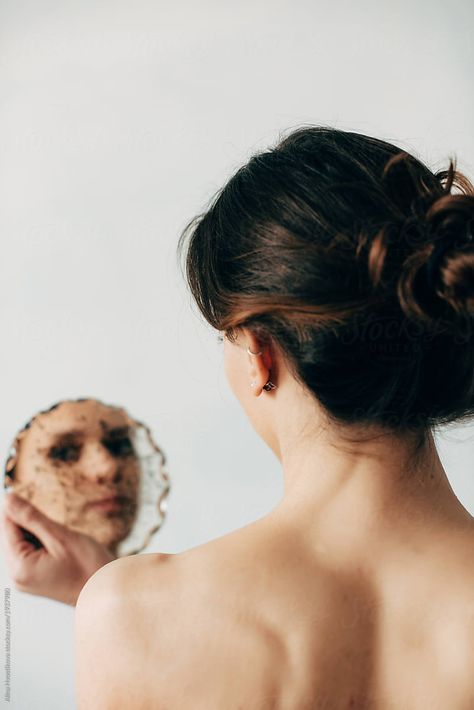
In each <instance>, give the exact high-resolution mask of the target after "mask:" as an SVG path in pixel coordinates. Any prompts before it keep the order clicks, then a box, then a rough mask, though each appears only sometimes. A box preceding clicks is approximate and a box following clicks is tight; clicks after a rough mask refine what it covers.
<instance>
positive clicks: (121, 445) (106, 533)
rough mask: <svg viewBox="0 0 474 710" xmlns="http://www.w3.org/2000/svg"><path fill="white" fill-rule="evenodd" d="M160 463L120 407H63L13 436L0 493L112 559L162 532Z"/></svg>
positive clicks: (144, 432) (165, 488) (147, 437)
mask: <svg viewBox="0 0 474 710" xmlns="http://www.w3.org/2000/svg"><path fill="white" fill-rule="evenodd" d="M165 463H166V461H165V456H164V453H163V451H162V450H161V449H160V448H159V446H157V444H156V443H155V441H154V440H153V437H152V435H151V432H150V430H149V429H148V427H147V426H145V425H144V424H143V423H141V422H139V421H136V420H135V419H133V418H132V417H130V416H129V414H128V413H127V411H126V410H125V409H124V408H123V407H118V406H113V405H109V404H104V403H103V402H100V401H99V400H97V399H89V398H87V399H76V400H63V401H61V402H58V403H57V404H54V405H53V406H52V407H50V408H49V409H47V410H44V411H41V412H38V414H36V415H35V416H33V417H32V418H31V419H30V420H29V421H28V422H27V424H26V425H25V426H24V427H23V428H22V429H21V430H20V431H19V432H18V434H17V435H16V437H15V440H14V442H13V444H12V447H11V449H10V451H9V454H8V458H7V461H6V465H5V478H4V485H5V487H6V488H11V489H13V490H14V492H15V493H16V494H17V495H19V496H21V497H23V498H25V499H27V500H28V501H30V502H31V503H32V504H33V505H34V506H36V507H37V508H38V509H39V510H40V511H41V512H42V513H44V514H45V515H47V516H48V517H49V518H52V519H53V520H55V521H56V522H58V523H62V524H63V525H65V526H67V527H69V528H71V529H73V530H77V531H79V532H82V533H85V534H87V535H90V536H91V537H93V538H94V539H95V540H97V542H99V543H101V544H103V545H104V546H106V547H107V548H108V549H109V550H110V551H111V552H112V553H113V554H114V555H115V556H117V557H120V556H123V555H130V554H135V553H137V552H140V551H141V550H143V549H144V548H145V547H146V546H147V544H148V543H149V541H150V539H151V537H152V535H153V534H154V533H155V532H157V530H159V528H160V527H161V525H162V524H163V521H164V519H165V515H166V503H167V496H168V493H169V490H170V481H169V476H168V473H167V472H166V470H165ZM25 534H26V535H27V536H28V539H30V540H31V541H32V542H35V540H36V539H35V538H34V536H32V535H31V533H25ZM33 538H34V539H33ZM36 543H38V544H40V543H39V541H38V540H36Z"/></svg>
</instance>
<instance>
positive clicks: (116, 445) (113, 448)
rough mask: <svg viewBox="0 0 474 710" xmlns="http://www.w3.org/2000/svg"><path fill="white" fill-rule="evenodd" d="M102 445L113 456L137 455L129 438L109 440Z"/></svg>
mask: <svg viewBox="0 0 474 710" xmlns="http://www.w3.org/2000/svg"><path fill="white" fill-rule="evenodd" d="M102 443H103V444H104V446H105V447H106V448H107V449H108V450H109V451H110V453H111V454H112V456H130V454H133V453H135V452H134V450H133V446H132V442H131V441H130V439H129V437H128V436H123V437H120V439H118V438H117V439H108V440H106V441H103V442H102Z"/></svg>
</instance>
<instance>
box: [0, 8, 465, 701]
mask: <svg viewBox="0 0 474 710" xmlns="http://www.w3.org/2000/svg"><path fill="white" fill-rule="evenodd" d="M472 31H473V6H472V5H471V3H470V2H469V1H468V0H453V2H451V3H450V4H449V5H448V4H446V3H441V2H432V1H428V0H426V1H425V0H422V1H421V2H420V1H418V2H407V1H406V0H403V1H398V2H397V3H395V2H393V3H392V4H391V5H390V4H388V3H387V4H382V3H380V2H375V1H373V2H368V1H365V2H362V1H361V0H359V2H357V3H351V2H315V1H314V0H313V1H311V2H309V1H307V0H305V1H303V2H301V1H300V2H297V1H296V2H292V3H290V2H289V0H272V1H271V2H270V0H264V1H262V0H252V2H250V1H242V0H239V2H234V3H230V2H222V1H220V2H217V0H216V1H215V2H211V1H209V0H205V1H204V0H200V1H199V0H198V1H193V2H191V0H188V1H186V2H183V1H180V0H174V1H173V2H171V0H163V1H161V2H160V1H159V0H155V2H152V1H151V0H134V1H133V2H131V1H130V2H125V1H124V0H106V1H104V0H102V1H99V0H77V1H76V2H71V1H69V2H67V1H66V0H61V2H59V0H58V1H56V0H54V1H53V0H43V1H42V2H39V1H38V0H9V1H6V0H3V1H0V102H1V110H0V238H1V245H2V246H1V252H0V314H1V332H2V335H3V339H2V347H1V349H0V381H1V389H0V393H1V404H2V406H1V408H0V454H1V452H2V451H3V452H4V454H5V456H6V453H7V449H8V446H9V444H10V441H11V439H12V437H13V435H14V433H15V432H16V430H17V429H18V428H19V427H21V426H22V425H23V424H24V423H25V421H26V420H27V419H28V418H29V417H30V416H31V415H32V414H33V413H34V412H35V411H36V410H38V409H40V408H45V407H47V406H49V405H50V404H53V403H54V402H56V401H57V400H59V399H62V398H67V397H81V396H93V397H98V398H102V399H104V400H105V401H106V402H110V403H117V404H121V405H124V406H125V407H127V408H128V410H129V412H130V413H131V414H132V415H133V416H135V417H137V418H139V419H142V420H144V421H146V422H147V423H148V424H149V425H150V426H151V428H152V430H153V432H154V434H155V436H156V438H157V440H158V443H159V444H160V445H161V446H162V447H163V448H164V450H165V452H166V454H167V456H168V459H169V471H170V475H171V478H172V486H173V490H172V494H171V496H170V499H169V517H168V520H167V521H166V523H165V525H164V527H163V528H162V530H161V531H160V533H159V534H158V535H157V537H156V539H155V540H154V542H153V544H152V546H151V547H150V548H149V549H148V551H153V550H162V551H164V552H179V551H181V550H183V549H186V548H189V547H192V546H194V545H197V544H200V543H202V542H204V541H206V540H208V539H210V538H213V537H216V536H218V535H222V534H224V533H226V532H227V531H230V530H232V529H235V528H238V527H240V526H242V525H244V524H245V523H247V522H249V521H251V520H254V519H256V518H258V517H261V516H262V515H264V514H265V513H266V512H267V511H269V510H270V509H271V508H272V507H273V506H274V505H275V504H276V503H277V502H278V501H279V499H280V498H281V495H282V493H283V487H282V480H281V474H280V470H279V466H278V462H277V461H276V459H275V458H274V457H273V454H271V452H270V451H269V450H267V449H266V448H265V446H264V444H263V443H262V442H261V441H260V440H259V439H258V438H257V435H256V434H255V433H254V432H253V430H252V429H251V427H250V425H249V423H248V422H247V420H246V418H245V415H244V414H243V413H242V412H241V411H240V409H239V406H238V404H237V403H236V401H235V400H234V398H233V396H232V394H231V393H230V391H229V389H228V386H227V383H226V381H225V377H224V374H223V369H222V350H221V346H219V345H218V344H217V342H216V337H215V334H214V333H213V332H212V331H211V330H210V329H209V328H208V327H207V326H205V325H203V324H202V323H201V321H200V320H199V318H198V317H197V315H196V312H195V311H194V312H193V310H192V309H191V306H190V298H189V296H188V294H187V292H186V290H185V286H184V280H183V278H182V275H181V273H180V271H179V268H178V264H177V260H176V244H177V240H178V237H179V235H180V233H181V230H182V229H183V227H184V226H185V224H186V223H187V222H188V220H190V219H191V218H192V217H193V216H194V215H195V214H196V213H198V212H199V211H200V210H202V209H203V208H204V207H205V205H206V203H207V201H208V200H209V199H210V197H211V196H212V195H213V193H214V192H215V191H216V190H217V189H218V188H219V187H220V186H221V185H222V184H223V182H224V181H225V179H226V178H227V177H228V176H229V175H230V174H231V173H232V172H233V171H234V170H235V169H236V168H237V167H238V166H239V165H240V164H241V163H242V162H244V161H245V160H246V159H247V158H248V157H249V156H250V155H251V154H252V153H253V152H254V151H256V150H257V149H260V148H264V147H266V146H268V145H270V144H272V143H273V142H275V141H276V140H277V139H278V136H279V134H280V132H281V131H283V130H285V129H288V128H292V127H296V126H299V125H302V124H306V123H323V124H329V125H332V126H334V127H338V128H344V129H349V130H355V131H358V132H362V133H368V134H372V135H376V136H378V137H381V138H385V139H387V140H390V141H392V142H394V143H396V144H398V145H400V146H402V147H405V148H407V149H408V150H411V151H412V152H415V153H416V154H417V155H419V156H420V157H421V158H422V159H424V160H425V161H427V162H428V164H429V165H430V166H431V167H432V168H433V169H440V168H444V167H447V160H448V157H449V156H451V155H456V156H457V157H458V167H460V168H461V169H462V170H464V171H465V172H466V173H467V174H468V175H469V176H470V177H471V178H472V177H473V174H474V133H473V131H472V126H473V125H474V96H473V86H472V68H473V43H472ZM473 434H474V429H473V428H472V427H471V428H464V429H463V430H461V429H459V428H454V429H453V430H451V431H450V432H449V435H447V436H445V437H443V438H442V439H441V441H440V451H441V454H442V458H443V461H444V463H445V466H446V469H447V472H448V475H449V477H450V480H451V481H452V485H453V487H454V488H455V490H456V492H457V494H458V495H459V497H460V498H461V500H462V501H463V502H464V504H465V506H466V507H468V508H469V509H470V510H471V511H473V512H474V476H473V470H472V469H473V462H474V437H473ZM0 572H1V576H2V587H3V588H4V587H8V586H11V587H12V584H11V582H10V581H9V579H8V576H7V573H6V570H5V567H4V563H3V561H2V567H1V570H0ZM2 597H3V590H2ZM11 605H12V616H11V623H12V637H11V638H12V651H11V663H12V671H11V673H12V677H11V685H12V702H11V703H10V705H9V707H12V708H15V709H17V710H37V709H38V710H39V709H41V710H42V709H43V708H48V710H69V708H74V689H73V651H72V642H73V634H72V631H73V610H72V609H71V608H69V607H66V606H64V605H62V604H59V603H56V602H53V601H49V600H46V599H41V598H35V597H31V596H28V595H25V594H22V593H20V592H16V591H15V590H14V589H13V588H12V602H11ZM1 632H2V654H0V656H1V673H2V693H1V696H2V697H1V700H2V702H3V682H4V677H3V673H4V671H3V665H4V659H3V638H4V627H3V616H2V627H1Z"/></svg>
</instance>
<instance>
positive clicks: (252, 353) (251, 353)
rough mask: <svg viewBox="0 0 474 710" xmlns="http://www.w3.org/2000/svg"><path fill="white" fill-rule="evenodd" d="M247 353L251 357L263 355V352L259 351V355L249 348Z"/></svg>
mask: <svg viewBox="0 0 474 710" xmlns="http://www.w3.org/2000/svg"><path fill="white" fill-rule="evenodd" d="M247 352H248V354H249V355H261V354H262V351H261V350H259V352H258V353H254V352H252V351H251V350H250V347H248V348H247Z"/></svg>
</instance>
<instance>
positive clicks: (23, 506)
mask: <svg viewBox="0 0 474 710" xmlns="http://www.w3.org/2000/svg"><path fill="white" fill-rule="evenodd" d="M4 506H5V507H4V510H5V513H6V516H7V518H10V520H11V521H12V522H13V523H15V525H16V526H17V527H18V526H19V527H22V528H24V529H25V530H28V531H29V532H32V533H33V534H34V535H35V536H36V537H37V538H38V539H39V540H40V542H41V543H42V544H43V545H44V547H45V548H46V549H47V550H48V551H50V552H52V551H54V550H55V549H56V548H57V547H58V545H59V544H61V542H62V540H63V539H64V532H65V531H66V530H67V528H65V527H64V526H63V525H60V524H59V523H56V522H55V521H54V520H51V518H48V517H47V516H46V515H44V514H43V513H42V512H41V511H40V510H38V508H36V507H35V506H34V505H32V504H31V503H30V502H29V501H27V500H25V499H24V498H21V497H20V496H17V495H15V494H14V493H9V494H8V495H7V496H5V500H4ZM19 532H20V533H21V531H19ZM13 534H15V536H17V535H18V533H13V532H12V530H11V528H10V533H9V535H13ZM10 539H12V538H10ZM28 544H31V543H28Z"/></svg>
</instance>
